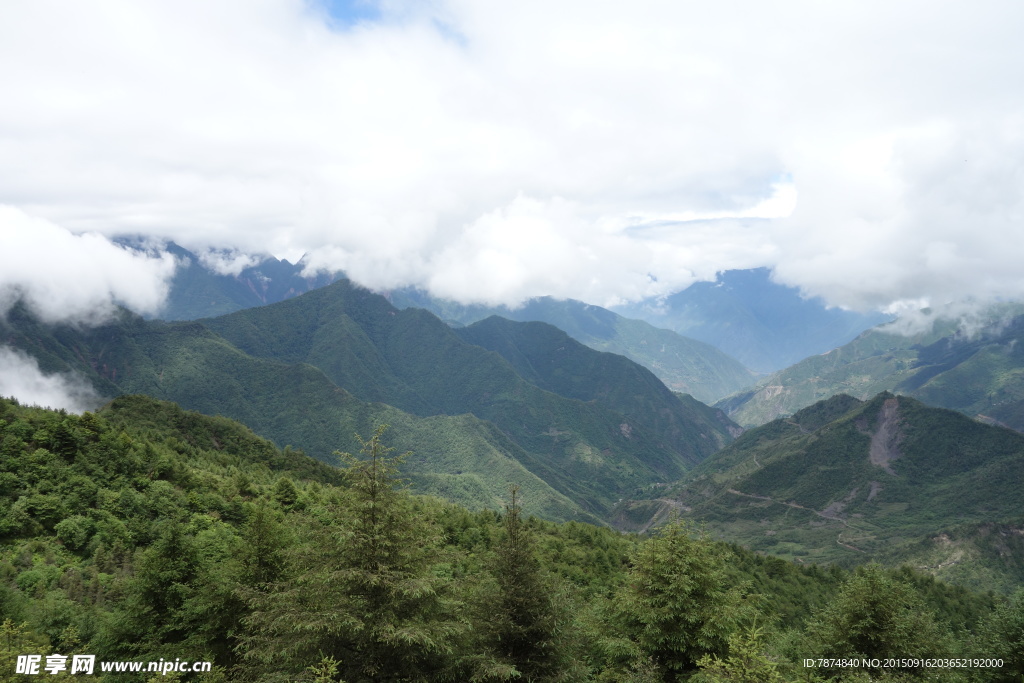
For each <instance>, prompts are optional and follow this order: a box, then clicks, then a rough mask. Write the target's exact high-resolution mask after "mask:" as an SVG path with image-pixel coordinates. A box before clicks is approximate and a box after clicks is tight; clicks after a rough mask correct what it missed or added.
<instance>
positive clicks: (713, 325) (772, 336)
mask: <svg viewBox="0 0 1024 683" xmlns="http://www.w3.org/2000/svg"><path fill="white" fill-rule="evenodd" d="M615 310H616V311H617V312H618V313H621V314H622V315H624V316H627V317H629V318H638V319H641V320H645V321H647V322H649V323H650V324H652V325H654V326H656V327H659V328H664V329H668V330H672V331H673V332H677V333H679V334H681V335H685V336H687V337H691V338H693V339H697V340H699V341H702V342H705V343H708V344H711V345H712V346H715V347H716V348H718V349H721V350H722V351H724V352H725V353H727V354H729V355H730V356H732V357H733V358H736V359H738V360H739V361H740V362H741V363H743V364H744V365H745V366H746V367H748V368H750V369H752V370H754V371H755V372H759V373H766V372H775V371H776V370H780V369H782V368H785V367H787V366H789V365H792V364H793V363H796V362H798V361H800V360H802V359H804V358H806V357H807V356H812V355H816V354H819V353H824V352H826V351H829V350H830V349H833V348H835V347H837V346H839V345H841V344H844V343H846V342H848V341H850V340H851V339H853V338H854V337H856V336H857V335H858V334H860V333H861V332H863V331H864V330H866V329H868V328H870V327H874V326H875V325H879V324H881V323H883V322H887V321H888V320H890V319H891V318H890V316H886V315H883V314H880V313H858V312H856V311H849V310H844V309H841V308H836V307H828V306H827V305H826V304H825V302H824V301H823V300H821V299H820V298H815V297H805V296H803V294H802V293H801V292H800V290H798V289H796V288H795V287H787V286H785V285H780V284H778V283H776V282H774V281H772V277H771V271H770V270H768V269H767V268H753V269H749V270H727V271H723V272H721V273H719V275H718V278H717V279H716V280H715V281H714V282H695V283H694V284H692V285H690V286H689V287H687V288H686V289H684V290H682V291H680V292H677V293H675V294H672V295H670V296H668V297H665V298H664V299H662V300H658V301H654V302H651V301H643V302H639V303H633V304H627V305H623V306H617V307H616V308H615Z"/></svg>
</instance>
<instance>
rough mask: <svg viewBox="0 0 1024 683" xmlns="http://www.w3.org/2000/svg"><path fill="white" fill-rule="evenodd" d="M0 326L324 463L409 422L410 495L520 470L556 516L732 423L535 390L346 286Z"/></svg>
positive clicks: (489, 489)
mask: <svg viewBox="0 0 1024 683" xmlns="http://www.w3.org/2000/svg"><path fill="white" fill-rule="evenodd" d="M4 325H5V327H6V329H7V334H6V336H7V337H8V339H9V341H10V343H12V344H13V345H14V346H16V347H18V348H21V349H22V350H24V351H26V352H28V353H30V354H31V355H33V356H35V357H37V358H39V359H40V364H41V367H43V369H44V370H46V371H50V372H53V371H66V370H68V369H75V370H78V371H80V372H83V373H85V374H86V375H87V376H90V377H92V378H93V379H94V381H95V382H96V384H97V387H98V388H99V389H100V391H101V392H102V393H104V394H106V395H108V396H110V395H115V394H117V393H121V392H144V393H148V394H150V395H154V396H158V397H161V398H166V399H170V400H175V401H178V402H180V403H181V404H182V405H184V406H186V407H189V408H193V409H199V410H203V411H205V412H209V413H220V414H223V415H227V416H230V417H233V418H236V419H239V420H241V421H243V422H244V423H245V424H247V425H249V426H250V427H252V428H253V429H256V430H257V431H259V432H260V433H261V434H264V435H266V436H268V437H270V438H272V439H274V440H275V441H276V442H277V443H278V444H291V445H293V446H296V447H300V448H302V449H304V450H306V451H307V452H309V453H311V454H313V455H315V456H317V457H320V458H325V459H327V458H329V457H330V454H331V453H332V452H333V450H335V449H336V448H342V449H346V448H351V447H352V444H353V436H352V435H353V433H354V432H356V431H360V432H366V431H367V427H368V426H369V427H371V428H372V425H373V423H375V422H381V421H385V422H390V423H394V424H396V425H398V424H401V425H408V427H409V428H408V429H404V430H403V431H404V432H405V433H407V434H409V435H410V438H416V439H417V440H419V441H420V445H419V447H418V448H417V449H416V451H417V453H418V454H419V456H418V458H419V459H418V460H417V461H416V462H414V463H412V466H413V469H412V471H413V472H414V473H415V474H416V482H417V486H419V487H421V490H424V491H433V492H437V493H439V494H441V495H445V496H446V497H448V498H450V499H453V500H458V501H460V502H464V503H466V504H469V505H493V501H494V496H495V493H496V492H497V491H500V490H501V489H502V488H503V487H504V486H505V485H507V482H508V481H509V478H510V477H512V478H515V477H516V476H517V475H516V473H517V472H521V471H522V470H523V468H525V469H526V470H527V471H528V472H529V473H530V475H531V476H530V477H528V478H527V483H526V484H524V486H527V487H532V488H534V492H535V493H538V494H541V495H538V496H532V498H533V500H532V502H531V505H537V504H540V507H539V508H538V512H540V513H543V514H545V515H547V516H550V517H552V518H558V519H565V518H571V517H573V516H576V515H596V516H597V517H598V518H603V517H604V515H606V514H607V511H608V510H609V509H610V508H611V506H612V505H614V503H615V502H616V501H617V500H618V499H619V498H621V497H622V496H623V495H624V494H626V493H627V492H629V491H631V490H633V489H634V488H636V487H638V486H644V485H647V484H650V483H652V482H655V481H666V480H671V479H675V478H678V477H679V476H681V475H682V474H683V473H684V472H685V471H686V470H687V469H688V468H689V467H691V466H692V465H693V464H695V463H697V462H699V461H700V460H702V459H703V458H705V457H707V455H709V454H710V453H712V452H714V451H715V450H717V448H718V447H719V446H720V444H721V443H724V442H725V441H728V440H730V439H731V435H730V434H729V432H728V428H729V427H730V426H731V425H729V424H728V422H725V423H721V422H719V423H718V424H711V423H707V422H699V423H697V422H695V423H692V424H691V423H690V422H689V420H690V417H688V416H687V411H686V410H685V409H683V408H681V407H680V406H681V404H680V402H679V401H678V400H676V399H675V397H674V396H671V394H667V392H665V391H664V388H663V387H662V388H661V389H657V386H654V387H653V390H654V391H653V393H651V392H652V387H646V386H645V387H641V388H639V389H638V391H639V392H640V393H644V392H647V393H649V398H647V399H644V400H649V401H653V403H652V405H661V406H662V407H664V408H665V410H668V411H669V413H671V414H674V415H676V418H677V419H675V420H674V422H672V424H671V425H668V427H670V428H666V429H664V430H662V429H661V427H662V426H665V425H661V424H660V423H655V422H652V421H650V420H647V421H643V420H641V421H640V422H637V421H636V420H632V419H630V418H628V417H626V416H625V415H623V414H622V413H620V412H618V411H617V410H616V409H615V408H614V407H612V406H609V405H605V404H602V402H601V401H598V400H594V401H589V400H588V401H582V400H579V399H576V398H567V397H564V396H561V395H559V394H557V393H552V392H550V391H545V390H543V389H541V388H539V387H537V386H535V385H534V384H531V383H530V382H527V381H526V380H524V379H522V378H521V377H520V376H519V375H518V374H516V372H515V370H514V369H513V368H512V366H510V365H509V364H508V363H507V362H506V361H505V360H503V359H502V358H501V357H499V356H498V355H497V354H495V353H492V352H489V351H487V350H485V349H483V348H481V347H478V346H474V345H472V344H469V343H467V342H465V341H463V340H461V339H460V338H459V337H458V336H456V335H455V333H454V332H453V331H452V330H451V329H450V328H449V327H448V326H447V325H445V324H443V323H442V322H441V321H440V320H438V319H437V318H436V317H434V316H433V315H431V314H430V313H427V312H426V311H422V310H406V311H399V310H397V309H395V308H393V307H392V306H391V305H390V304H388V303H387V301H385V300H384V299H383V298H382V297H380V296H377V295H374V294H372V293H370V292H368V291H366V290H363V289H359V288H356V287H353V286H352V285H350V284H349V283H348V282H345V281H342V282H338V283H335V284H334V285H332V286H329V287H326V288H322V289H319V290H316V291H313V292H310V293H308V294H305V295H303V296H301V297H296V298H294V299H291V300H288V301H284V302H281V303H278V304H275V305H272V306H268V307H263V308H256V309H250V310H246V311H240V312H237V313H234V314H232V315H229V316H224V317H222V318H218V319H210V320H206V321H203V322H201V323H200V322H192V323H163V322H159V321H149V322H147V321H143V320H141V319H138V318H136V317H134V316H131V315H129V314H127V313H123V314H122V316H121V318H120V319H119V320H118V321H116V322H114V323H111V324H108V325H106V326H102V327H98V328H93V329H75V328H71V327H66V326H65V327H49V326H45V325H40V324H39V323H38V322H37V321H35V320H33V319H32V318H31V316H29V315H28V314H27V313H26V312H25V311H24V310H23V309H15V310H13V311H12V312H11V314H10V315H9V316H8V320H7V321H6V322H5V323H4ZM626 362H628V361H626ZM666 394H667V395H666ZM659 402H660V403H659ZM659 410H660V408H659ZM690 412H692V411H690ZM659 430H660V431H659ZM709 430H713V431H709ZM413 434H415V437H413V436H412V435H413ZM701 434H703V435H704V436H700V435H701ZM538 498H539V500H538ZM570 501H571V502H570ZM567 503H568V505H567ZM591 518H593V517H591Z"/></svg>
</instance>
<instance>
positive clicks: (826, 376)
mask: <svg viewBox="0 0 1024 683" xmlns="http://www.w3.org/2000/svg"><path fill="white" fill-rule="evenodd" d="M1009 310H1010V313H1007V312H1006V311H1003V310H999V309H997V310H996V311H995V312H993V313H992V314H990V315H991V318H990V320H989V324H988V325H987V326H985V327H984V328H983V329H981V330H980V331H977V332H975V333H974V334H970V335H969V334H965V333H964V332H963V331H962V330H961V329H960V328H959V326H958V325H957V324H956V323H954V322H949V321H938V322H936V324H935V325H934V327H933V328H932V329H931V330H929V331H927V332H924V333H920V334H916V335H902V334H897V333H896V332H893V331H890V330H891V329H892V328H889V327H887V326H885V325H883V326H880V327H878V328H874V329H872V330H869V331H867V332H865V333H863V334H862V335H860V336H859V337H858V338H857V339H855V340H854V341H852V342H850V343H849V344H846V345H844V346H842V347H840V348H838V349H834V350H832V351H830V352H828V353H825V354H822V355H819V356H812V357H810V358H806V359H804V360H803V361H801V362H799V363H797V364H796V365H793V366H791V367H789V368H786V369H785V370H782V371H780V372H777V373H775V374H774V375H771V376H770V377H767V378H765V379H763V380H761V381H760V382H759V383H758V385H757V387H755V388H753V389H750V390H747V391H744V392H740V393H737V394H735V395H733V396H731V397H728V398H725V399H722V400H721V401H719V402H718V403H717V404H716V407H719V408H721V409H722V410H724V411H725V412H726V413H727V414H728V415H729V416H730V417H731V418H732V419H734V420H735V421H737V422H738V423H740V424H741V425H744V426H747V427H749V426H755V425H759V424H764V423H766V422H768V421H770V420H773V419H776V418H778V417H781V416H784V415H789V414H792V413H794V412H796V411H797V410H799V409H801V408H803V407H805V406H809V405H811V404H812V403H814V402H815V401H819V400H822V399H824V398H827V397H829V396H833V395H835V394H838V393H846V394H850V395H851V396H854V397H856V398H859V399H867V398H869V397H871V396H874V395H875V394H877V393H878V392H880V391H892V392H895V393H899V394H904V395H908V396H913V397H915V398H918V399H920V400H922V401H924V402H925V403H928V404H930V405H935V406H939V407H944V408H949V409H951V410H957V411H960V412H962V413H964V414H966V415H969V416H971V417H975V418H978V419H981V420H983V421H986V422H988V423H989V424H1001V425H1003V426H1007V427H1010V428H1012V429H1016V430H1018V431H1021V430H1024V347H1021V345H1020V342H1021V341H1024V316H1016V317H1013V316H1012V311H1013V309H1009Z"/></svg>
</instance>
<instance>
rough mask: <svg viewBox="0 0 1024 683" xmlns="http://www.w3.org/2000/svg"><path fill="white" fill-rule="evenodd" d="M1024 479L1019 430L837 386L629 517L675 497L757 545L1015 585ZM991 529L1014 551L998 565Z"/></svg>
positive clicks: (776, 551) (720, 532) (713, 524)
mask: <svg viewBox="0 0 1024 683" xmlns="http://www.w3.org/2000/svg"><path fill="white" fill-rule="evenodd" d="M1022 480H1024V436H1022V435H1020V434H1018V433H1016V432H1013V431H1011V430H1008V429H1004V428H1002V427H993V426H989V425H985V424H982V423H979V422H977V421H974V420H971V419H970V418H968V417H966V416H964V415H962V414H960V413H958V412H954V411H951V410H946V409H942V408H935V407H931V406H927V405H925V404H923V403H921V402H919V401H917V400H915V399H912V398H909V397H905V396H895V395H893V394H890V393H882V394H879V395H877V396H875V397H874V398H872V399H870V400H868V401H860V400H858V399H855V398H853V397H851V396H846V395H837V396H834V397H832V398H829V399H827V400H824V401H820V402H818V403H816V404H814V405H813V406H810V407H808V408H805V409H803V410H801V411H798V412H797V413H795V414H794V415H793V416H792V417H790V418H782V419H777V420H774V421H772V422H770V423H768V424H766V425H763V426H761V427H757V428H754V429H750V430H748V431H747V432H745V433H744V434H743V435H742V436H741V437H739V438H738V439H737V440H736V441H735V442H733V443H732V444H731V445H729V446H728V447H726V448H725V449H723V450H722V451H720V452H719V453H717V454H715V455H714V456H712V457H711V458H709V459H708V460H706V461H704V462H703V463H701V464H700V465H699V466H697V467H696V468H694V470H693V471H692V472H691V473H689V474H688V475H687V476H686V477H685V478H684V479H683V480H681V481H680V482H678V483H676V484H673V485H671V486H669V487H664V488H663V489H659V490H657V491H656V496H655V495H652V496H651V498H652V500H650V501H647V502H644V501H639V502H636V503H631V504H627V505H624V506H623V508H624V509H622V510H620V514H622V515H623V519H629V518H630V516H632V518H633V519H634V520H635V521H634V524H635V523H637V522H638V521H642V519H643V516H642V513H644V512H645V511H646V514H648V515H651V514H656V513H658V512H659V511H660V509H661V508H663V507H665V506H667V505H671V506H673V507H674V508H675V509H677V510H680V511H681V512H682V514H683V516H684V517H686V518H689V519H693V520H699V521H700V522H701V523H702V524H705V525H706V526H707V529H708V530H709V531H710V532H711V533H712V534H713V535H715V536H718V537H721V538H725V539H728V540H730V541H734V542H738V543H741V544H743V545H745V546H747V547H750V548H751V549H753V550H756V551H761V552H767V553H771V554H773V555H778V556H781V557H787V558H794V559H801V560H804V561H813V562H840V563H843V564H853V563H860V562H863V561H866V560H867V559H870V558H876V559H880V560H884V561H886V562H889V563H892V564H897V563H899V562H904V561H908V562H911V563H916V564H917V566H919V567H920V568H921V569H923V570H927V571H931V572H933V573H935V574H936V575H937V576H939V577H941V578H953V579H955V580H957V581H959V582H962V583H966V584H979V585H980V584H991V582H992V581H993V578H992V575H998V577H999V583H1000V585H1002V586H1004V587H1006V586H1012V585H1014V584H1018V583H1019V582H1020V581H1021V580H1024V517H1022V510H1024V490H1022V489H1021V487H1020V482H1021V481H1022ZM630 507H633V508H634V509H633V510H630V509H629V508H630ZM992 525H996V526H999V529H1000V531H998V532H996V533H999V534H1002V536H1000V538H1002V539H1003V548H1002V550H1001V551H1000V552H1004V553H1005V554H1004V555H1003V556H1002V560H998V561H995V562H992V561H989V560H992V559H993V558H992V555H993V551H992V549H991V548H992V547H993V546H992V543H991V542H990V541H992V538H991V537H992V531H991V527H992ZM1000 525H1001V526H1000ZM986 529H987V531H986ZM986 537H987V538H988V541H985V540H984V538H986ZM953 538H955V539H957V540H956V542H955V543H954V542H953V541H952V540H951V539H953ZM986 544H987V545H988V546H989V548H988V550H986V549H985V546H986ZM996 554H997V555H998V552H997V553H996ZM986 557H987V558H988V560H984V559H979V558H986ZM972 558H973V560H972ZM986 574H987V575H988V576H987V578H985V579H984V580H982V579H981V578H979V576H981V575H986Z"/></svg>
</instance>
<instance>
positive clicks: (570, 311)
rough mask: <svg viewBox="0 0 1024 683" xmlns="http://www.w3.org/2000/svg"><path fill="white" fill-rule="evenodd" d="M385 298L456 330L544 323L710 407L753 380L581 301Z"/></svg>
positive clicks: (714, 356) (721, 358)
mask: <svg viewBox="0 0 1024 683" xmlns="http://www.w3.org/2000/svg"><path fill="white" fill-rule="evenodd" d="M390 300H391V302H392V303H393V304H394V305H395V306H397V307H398V308H411V307H415V308H425V309H427V310H429V311H431V312H432V313H434V314H435V315H437V316H438V317H439V318H441V319H442V320H445V321H448V322H449V323H450V324H452V325H453V326H456V327H458V326H462V325H470V324H472V323H476V322H479V321H482V320H485V319H486V318H489V317H492V316H500V317H502V318H505V319H508V320H515V321H518V322H542V323H548V324H549V325H554V326H555V327H557V328H558V329H560V330H562V331H564V332H565V333H566V334H568V335H569V336H570V337H572V338H573V339H575V340H576V341H578V342H579V343H581V344H584V345H586V346H589V347H590V348H592V349H594V350H596V351H607V352H609V353H615V354H619V355H622V356H625V357H626V358H629V359H630V360H632V361H634V362H636V363H638V364H640V365H642V366H643V367H645V368H647V369H648V370H650V371H651V372H653V373H654V374H655V375H656V376H657V377H658V379H660V380H661V381H662V382H664V383H665V385H666V386H667V387H669V388H670V389H672V390H673V391H678V392H682V393H686V394H690V395H692V396H694V397H695V398H697V399H698V400H700V401H706V402H709V403H710V402H712V401H717V400H718V399H720V398H723V397H725V396H728V395H729V394H732V393H733V392H736V391H739V390H740V389H743V388H745V387H748V386H750V385H751V384H753V383H754V381H755V379H756V376H755V375H754V373H752V372H751V371H750V370H748V369H747V368H745V367H743V365H742V364H741V363H740V362H739V361H737V360H736V359H735V358H732V357H730V356H728V355H726V354H725V353H723V352H722V351H720V350H719V349H717V348H715V347H714V346H712V345H710V344H706V343H704V342H701V341H697V340H696V339H690V338H688V337H683V336H681V335H679V334H677V333H676V332H673V331H671V330H666V329H663V328H661V327H655V326H653V325H650V324H648V323H646V322H644V321H642V320H634V319H631V318H624V317H622V316H621V315H619V314H617V313H613V312H612V311H609V310H608V309H606V308H601V307H600V306H591V305H589V304H585V303H583V302H582V301H574V300H572V299H567V300H557V299H553V298H551V297H539V298H536V299H531V300H529V301H527V302H526V303H525V304H523V305H522V306H520V307H518V308H506V307H504V306H497V307H490V306H481V305H462V304H456V303H454V302H451V301H442V300H438V299H434V298H432V297H430V296H428V295H426V294H425V293H423V292H418V291H409V290H403V291H399V292H393V293H392V294H391V295H390ZM637 317H639V316H637ZM502 355H504V354H502ZM506 358H507V357H506Z"/></svg>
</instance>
